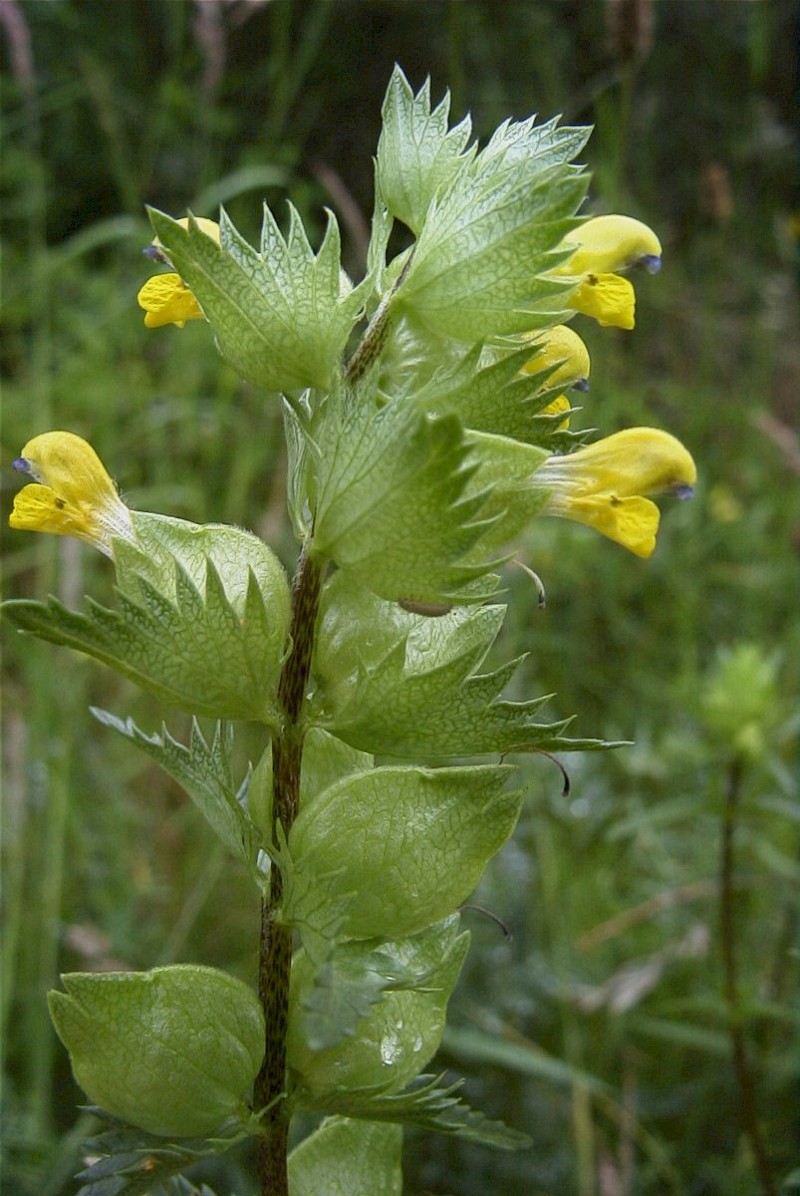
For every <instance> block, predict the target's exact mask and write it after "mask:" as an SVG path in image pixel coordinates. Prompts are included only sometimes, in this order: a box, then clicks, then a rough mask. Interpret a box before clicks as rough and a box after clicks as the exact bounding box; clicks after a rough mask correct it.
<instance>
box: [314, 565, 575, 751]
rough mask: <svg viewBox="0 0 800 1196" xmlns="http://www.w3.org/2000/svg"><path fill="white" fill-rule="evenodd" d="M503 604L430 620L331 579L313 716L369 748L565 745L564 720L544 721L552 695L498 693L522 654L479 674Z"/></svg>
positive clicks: (501, 748) (504, 748) (320, 639)
mask: <svg viewBox="0 0 800 1196" xmlns="http://www.w3.org/2000/svg"><path fill="white" fill-rule="evenodd" d="M505 609H506V608H505V607H503V606H482V607H479V608H471V607H470V608H464V607H462V608H455V609H454V610H452V611H450V613H449V614H446V615H443V616H441V617H440V618H426V617H425V616H422V615H415V614H412V613H410V612H407V611H405V610H403V609H402V608H401V607H399V606H397V605H395V604H392V603H388V602H384V601H382V600H381V599H379V598H376V597H375V596H374V595H373V594H370V593H369V592H368V591H365V590H363V589H358V588H356V587H355V586H352V585H349V584H348V581H347V579H346V578H345V577H344V576H343V575H342V574H337V575H336V576H335V577H334V578H333V579H332V581H331V582H330V583H329V584H328V587H327V588H326V591H325V594H324V596H323V601H322V613H321V619H320V623H319V630H318V634H317V639H316V648H315V665H314V668H315V674H316V676H317V679H318V682H319V685H318V688H317V690H316V692H315V694H314V697H313V709H314V717H315V719H316V720H317V721H318V722H319V723H320V724H321V725H322V726H325V727H326V728H327V729H328V730H329V731H331V732H332V733H333V734H334V735H338V736H341V738H342V739H344V740H346V741H347V742H348V743H351V744H352V745H353V746H354V747H357V748H360V749H362V750H364V751H371V752H378V753H381V754H385V755H394V756H470V755H481V754H483V753H486V752H506V751H509V750H510V749H511V748H512V747H521V746H527V747H536V746H538V747H542V748H545V749H547V750H553V749H554V748H555V749H558V748H561V749H562V750H564V749H568V748H569V746H570V744H569V741H568V740H560V739H559V736H560V735H561V732H562V731H563V730H564V727H565V726H566V723H565V722H558V723H542V722H538V721H537V717H536V716H537V715H538V714H539V711H540V708H541V706H542V705H543V704H544V703H545V702H546V701H547V697H543V698H537V699H533V700H531V701H528V702H507V701H503V700H501V698H500V695H501V693H502V691H503V689H504V688H505V686H506V685H507V683H508V682H509V680H510V678H511V677H512V675H513V674H514V672H515V670H516V668H517V667H518V665H519V664H520V663H521V660H523V659H524V657H520V658H517V659H516V660H512V661H510V662H508V663H506V664H504V665H503V666H502V667H500V668H498V669H496V670H493V671H490V672H486V673H480V672H478V670H479V668H480V666H481V664H482V663H483V660H484V658H485V656H486V654H487V652H488V651H489V649H490V648H491V645H492V643H493V642H494V640H495V638H496V636H497V635H498V633H499V631H500V628H501V626H502V623H503V618H504V615H505Z"/></svg>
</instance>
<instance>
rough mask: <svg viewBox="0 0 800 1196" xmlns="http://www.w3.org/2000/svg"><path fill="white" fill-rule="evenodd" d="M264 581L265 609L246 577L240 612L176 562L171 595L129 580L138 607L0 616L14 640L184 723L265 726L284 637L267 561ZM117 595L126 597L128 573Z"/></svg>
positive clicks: (13, 606)
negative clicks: (27, 641)
mask: <svg viewBox="0 0 800 1196" xmlns="http://www.w3.org/2000/svg"><path fill="white" fill-rule="evenodd" d="M272 578H273V584H272V587H271V590H270V594H269V597H270V599H271V601H272V604H271V605H270V606H269V607H268V605H267V598H266V597H265V594H264V591H263V590H262V588H261V586H260V585H259V583H258V581H257V580H256V578H255V576H254V575H253V574H252V573H251V574H250V576H249V581H248V586H247V591H246V595H245V597H244V602H243V603H242V601H241V595H239V597H238V600H237V605H238V606H239V608H240V612H241V613H239V612H237V610H235V609H234V607H233V606H232V604H231V602H230V601H229V599H228V596H227V594H226V593H225V589H224V586H223V582H222V580H221V579H220V576H219V574H218V573H217V570H216V568H215V567H214V565H213V564H212V563H211V562H210V561H209V562H208V563H207V564H206V575H205V585H204V592H203V593H201V592H200V591H199V590H198V589H197V588H196V587H195V585H194V584H193V582H192V581H191V580H190V578H189V576H188V575H187V573H186V572H185V570H184V569H183V568H182V566H181V565H179V564H178V563H177V562H176V564H175V569H174V583H173V592H172V593H171V594H169V595H167V594H164V593H163V592H161V591H160V590H159V589H157V588H155V586H153V585H152V584H151V583H150V582H149V581H148V580H147V578H146V576H144V575H143V574H139V575H138V579H137V585H136V588H137V589H138V598H137V599H136V600H134V599H132V598H130V597H129V596H128V594H126V593H120V594H119V609H118V610H109V609H107V608H106V607H103V606H100V605H99V604H98V603H96V602H94V601H92V599H89V600H88V611H87V613H86V614H82V613H78V612H76V611H70V610H68V609H67V608H66V607H65V606H64V605H63V604H62V603H61V602H59V600H58V599H57V598H53V597H51V598H49V600H48V602H47V604H46V605H45V604H43V603H40V602H30V601H27V600H20V601H12V602H8V603H6V604H5V608H4V610H5V614H6V616H7V617H8V618H9V619H10V620H11V621H12V622H13V623H14V624H15V626H16V627H18V628H19V629H20V630H21V631H25V632H27V633H28V634H30V635H36V636H38V637H39V638H40V639H44V640H49V641H51V642H52V643H55V644H65V645H67V646H68V647H70V648H75V649H76V650H77V651H79V652H84V653H86V655H87V656H92V657H94V658H95V659H96V660H100V661H102V662H103V663H104V664H107V665H109V666H110V667H111V668H113V669H116V670H117V672H119V673H122V674H123V676H125V677H129V678H130V679H131V680H132V681H135V682H136V683H137V684H139V685H141V686H142V687H143V688H144V689H146V690H147V691H148V692H150V693H152V694H155V695H156V697H158V698H160V699H162V700H163V701H165V702H168V703H169V704H170V705H173V706H177V707H179V708H181V709H183V710H187V711H188V712H189V713H190V714H197V715H208V716H209V717H211V718H222V719H256V720H259V721H261V722H265V723H273V722H274V721H275V720H276V718H277V714H276V709H275V692H276V689H277V684H278V676H279V673H280V668H281V665H282V663H283V658H284V654H285V651H286V640H287V635H288V628H289V592H288V586H287V584H286V579H285V575H284V574H283V570H282V569H281V566H280V565H279V563H278V562H277V559H275V564H274V567H273V575H272ZM126 587H127V588H128V590H129V591H130V590H132V589H133V588H134V586H133V583H132V578H131V575H130V573H128V574H127V575H126Z"/></svg>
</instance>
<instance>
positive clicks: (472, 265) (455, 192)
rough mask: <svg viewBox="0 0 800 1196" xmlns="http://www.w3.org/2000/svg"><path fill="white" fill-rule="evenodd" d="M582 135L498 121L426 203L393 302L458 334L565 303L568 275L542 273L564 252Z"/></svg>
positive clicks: (525, 323) (465, 337)
mask: <svg viewBox="0 0 800 1196" xmlns="http://www.w3.org/2000/svg"><path fill="white" fill-rule="evenodd" d="M585 139H586V132H585V130H580V129H579V130H576V129H569V128H558V127H557V126H556V123H555V122H554V121H551V122H549V123H547V124H545V125H540V126H537V125H535V124H534V121H533V118H531V119H529V120H526V121H521V122H513V121H507V122H505V123H504V124H503V125H501V126H500V128H499V129H498V130H497V131H496V132H495V134H494V136H493V137H492V139H491V141H490V142H489V144H488V145H487V146H486V147H485V149H483V150H482V151H481V152H480V153H478V154H476V155H474V156H470V157H468V158H467V159H466V160H465V162H464V163H463V164H462V165H461V166H460V168H459V169H458V170H457V171H456V172H455V173H454V175H453V177H452V178H451V180H450V182H449V183H448V184H447V185H445V186H443V187H441V188H440V190H439V191H438V193H437V194H436V196H435V198H434V199H433V201H432V203H431V204H430V206H429V208H428V211H427V214H426V217H425V221H424V224H423V226H422V229H421V231H420V233H419V238H418V241H417V244H416V246H415V249H414V255H413V260H412V262H411V265H410V267H409V269H408V272H407V274H406V277H405V279H404V281H403V283H402V285H401V286H400V288H399V289H398V291H397V294H396V296H395V299H394V307H395V310H396V311H400V312H404V313H406V314H407V315H408V317H409V318H410V319H413V320H414V321H416V322H419V323H420V324H421V325H423V326H424V327H426V328H430V329H432V330H433V331H434V332H439V333H443V334H445V335H447V336H451V337H453V338H455V339H456V340H459V341H465V342H470V341H472V342H475V341H481V340H484V339H485V338H487V337H491V336H498V335H499V336H503V335H508V334H510V333H514V332H525V331H527V330H529V329H530V328H531V327H535V326H536V323H537V322H536V318H535V317H534V318H532V316H531V313H532V312H534V313H535V312H536V311H537V309H538V312H539V313H541V312H543V311H545V310H549V311H550V313H551V316H552V315H553V314H554V313H557V312H559V311H560V310H562V309H563V308H564V298H565V296H566V294H567V291H568V287H569V285H570V284H565V283H564V282H563V281H558V280H556V279H555V278H553V277H552V276H548V275H547V272H548V271H549V270H552V268H553V267H554V266H555V265H557V264H558V263H559V261H561V260H563V258H564V256H565V253H564V251H562V250H561V249H560V245H561V242H562V241H563V238H564V236H565V235H566V234H567V233H568V232H569V231H570V230H571V229H572V228H573V227H575V223H576V221H575V214H576V212H577V210H578V208H579V206H580V204H581V201H582V199H583V196H584V194H585V191H586V177H585V176H584V175H583V174H582V173H581V172H580V170H578V169H577V168H576V167H573V166H571V165H570V160H571V159H572V158H573V157H574V155H575V154H576V153H577V152H578V150H579V149H580V148H581V146H582V145H583V144H584V142H585ZM550 322H553V323H555V322H557V321H556V320H555V319H554V318H553V319H552V320H551V321H550Z"/></svg>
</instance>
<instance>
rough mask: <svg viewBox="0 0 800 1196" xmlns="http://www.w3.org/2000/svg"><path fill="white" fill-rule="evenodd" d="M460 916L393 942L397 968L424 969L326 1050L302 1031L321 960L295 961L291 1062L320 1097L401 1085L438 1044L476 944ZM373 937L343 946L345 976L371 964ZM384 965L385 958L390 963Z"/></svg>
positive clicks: (309, 1092)
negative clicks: (472, 943) (461, 930)
mask: <svg viewBox="0 0 800 1196" xmlns="http://www.w3.org/2000/svg"><path fill="white" fill-rule="evenodd" d="M456 930H457V919H450V920H448V921H447V922H445V923H444V924H442V925H440V926H437V927H432V928H430V929H429V930H428V931H427V932H423V933H422V934H420V935H418V936H416V938H411V939H407V940H405V941H404V942H402V943H398V942H395V943H389V944H387V947H388V948H389V950H390V951H391V954H392V956H393V964H394V966H395V968H398V969H400V970H401V975H402V969H405V970H406V971H408V972H410V973H412V974H413V973H414V972H416V973H420V978H419V980H418V981H417V984H416V985H415V986H414V987H408V988H402V987H399V988H397V989H395V990H390V989H388V990H387V991H385V992H384V993H383V995H382V996H381V997H380V999H379V1000H378V1001H377V1003H376V1004H374V1005H373V1006H372V1008H371V1009H370V1011H369V1013H368V1014H367V1016H366V1017H364V1018H363V1019H362V1020H361V1021H359V1022H358V1024H357V1027H356V1029H355V1033H352V1032H351V1034H350V1035H349V1036H347V1037H344V1038H342V1039H341V1041H340V1042H339V1043H337V1044H336V1045H335V1046H332V1047H329V1048H328V1049H327V1050H313V1049H312V1048H311V1047H310V1046H309V1043H308V1037H307V1034H305V1033H304V1032H303V1027H304V1017H303V1004H304V1002H305V1001H307V1000H309V999H310V998H311V997H312V994H313V984H314V973H315V969H314V965H313V963H312V962H311V960H310V959H309V958H308V956H307V955H305V954H304V953H301V954H300V955H299V956H297V957H296V958H295V961H294V964H293V967H292V987H291V990H290V1000H289V1037H288V1043H287V1045H288V1059H289V1066H290V1067H291V1068H292V1070H293V1071H294V1072H296V1073H297V1079H298V1083H299V1084H300V1085H301V1087H302V1089H303V1093H304V1094H307V1097H301V1098H300V1099H301V1100H302V1099H307V1100H308V1101H310V1103H312V1104H313V1099H314V1096H315V1094H320V1095H323V1094H326V1093H336V1092H337V1091H341V1090H344V1091H347V1090H348V1089H353V1088H371V1087H375V1086H378V1085H380V1086H381V1087H383V1088H385V1090H386V1091H390V1092H398V1091H399V1090H400V1089H401V1088H404V1087H405V1086H406V1084H407V1083H408V1082H409V1081H410V1080H412V1079H413V1078H414V1076H415V1075H417V1074H418V1073H419V1072H420V1071H421V1070H422V1069H423V1067H424V1066H425V1064H426V1063H427V1062H428V1060H429V1059H430V1058H431V1056H432V1055H433V1054H434V1052H435V1051H436V1050H437V1048H438V1046H439V1043H440V1041H441V1037H442V1031H443V1029H444V1020H445V1011H446V1008H447V1002H448V1000H449V998H450V994H451V993H452V991H453V988H454V987H455V984H456V981H457V980H458V976H459V973H460V971H461V966H462V964H463V962H464V957H465V955H466V953H467V948H468V946H469V934H468V933H464V934H460V935H459V934H456ZM374 952H375V948H374V945H372V944H363V943H349V944H346V945H343V946H342V947H340V948H339V951H338V964H339V970H340V973H341V974H342V975H343V976H347V975H348V974H349V975H350V976H352V975H354V974H355V975H356V976H358V974H359V973H360V972H362V971H363V970H365V969H368V968H369V963H370V958H371V957H372V956H373V955H374ZM383 966H384V967H385V966H386V963H385V962H384V965H383Z"/></svg>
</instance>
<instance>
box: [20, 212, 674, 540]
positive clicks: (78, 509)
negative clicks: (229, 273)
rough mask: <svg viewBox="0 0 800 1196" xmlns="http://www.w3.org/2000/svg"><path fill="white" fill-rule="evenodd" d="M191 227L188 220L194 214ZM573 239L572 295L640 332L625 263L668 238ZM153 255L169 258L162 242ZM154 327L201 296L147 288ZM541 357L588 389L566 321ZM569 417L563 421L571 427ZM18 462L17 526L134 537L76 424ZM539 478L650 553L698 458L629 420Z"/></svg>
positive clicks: (546, 341) (208, 227)
mask: <svg viewBox="0 0 800 1196" xmlns="http://www.w3.org/2000/svg"><path fill="white" fill-rule="evenodd" d="M180 223H182V224H183V225H184V227H187V226H188V220H187V219H185V220H182V221H181V222H180ZM197 223H198V225H199V226H200V228H201V230H202V232H204V233H205V234H206V236H208V237H210V238H211V239H212V240H214V241H215V242H216V243H217V244H219V240H220V234H219V225H218V224H216V223H215V222H214V221H211V220H203V219H202V218H201V219H198V221H197ZM565 245H566V246H567V247H570V246H574V249H573V251H572V253H571V255H570V256H569V258H568V259H567V260H566V261H565V262H564V263H563V264H562V265H561V266H559V267H558V270H557V273H558V274H559V275H561V276H563V277H564V278H570V279H573V278H574V279H575V280H576V284H575V289H574V290H573V292H572V293H571V295H570V298H569V303H570V306H571V307H572V309H573V310H574V311H580V312H583V313H585V314H587V315H591V316H593V317H594V318H595V319H596V320H597V321H598V323H600V324H602V325H612V326H616V327H621V328H632V327H633V323H634V294H633V287H632V286H631V284H630V283H629V282H628V281H627V279H625V278H622V277H621V276H620V275H619V274H618V273H617V271H619V270H624V269H628V268H629V267H630V266H633V265H637V264H638V265H644V266H645V268H647V269H649V270H651V271H653V272H655V271H656V270H657V269H658V268H659V267H660V264H661V246H660V244H659V241H658V238H657V237H656V235H655V233H653V232H652V230H651V229H649V228H648V227H647V225H645V224H642V223H641V222H640V221H638V220H632V219H630V218H629V217H627V216H598V217H596V218H595V219H592V220H588V221H586V223H584V224H582V225H581V226H580V227H579V228H578V229H576V230H575V231H574V232H573V233H570V235H569V236H568V237H567V238H566V240H565ZM149 252H150V256H152V257H154V258H155V259H156V260H160V261H163V260H165V259H164V255H163V253H162V251H161V247H160V245H159V243H158V241H157V240H156V241H154V242H153V245H152V247H151V249H150V251H149ZM138 298H139V304H140V306H141V307H143V308H144V310H145V312H146V315H145V324H146V325H147V327H149V328H157V327H160V326H161V325H164V324H170V323H174V324H176V325H177V326H178V327H179V328H181V327H183V325H184V324H185V322H186V321H187V320H195V319H203V318H204V317H203V312H202V309H201V308H200V305H199V304H198V302H197V300H196V299H195V297H194V295H193V294H192V292H191V291H190V290H189V288H188V287H187V286H186V285H185V283H184V282H183V281H182V280H181V278H180V277H179V276H178V275H177V274H175V273H167V274H161V275H156V276H155V277H153V278H151V279H149V281H148V282H147V283H145V285H144V286H143V287H142V289H141V291H140V292H139V297H138ZM523 339H524V340H525V341H527V342H530V345H531V349H532V355H531V359H530V361H529V362H528V363H527V364H526V365H525V366H524V367H523V371H522V372H523V373H525V374H534V375H536V374H543V375H544V378H543V385H544V386H546V387H547V389H548V391H551V390H561V389H562V388H563V389H564V390H567V389H570V388H572V389H578V390H586V389H588V379H589V373H590V361H589V353H588V351H587V349H586V346H585V345H584V343H583V341H582V340H581V338H580V337H579V336H578V335H577V333H575V332H573V331H572V329H571V328H569V327H567V326H566V325H563V324H560V325H557V326H556V327H554V328H550V329H548V330H546V331H544V332H532V333H530V334H528V335H527V336H526V337H524V338H523ZM569 409H570V401H569V399H568V398H567V396H566V395H565V394H563V393H560V394H557V395H556V396H555V397H554V398H553V399H551V400H550V402H549V403H548V405H547V406H546V407H545V408H544V411H545V413H547V414H553V415H558V414H560V413H561V412H564V411H569ZM568 423H569V420H568V419H565V420H563V421H562V423H561V424H560V425H559V427H562V428H563V427H566V426H567V425H568ZM14 467H15V468H16V469H18V470H19V471H20V472H22V473H25V474H27V475H28V476H29V477H30V478H31V479H32V484H30V485H28V486H25V487H24V489H23V490H21V491H20V493H19V494H18V495H17V497H16V500H15V503H14V510H13V513H12V515H11V518H10V521H9V522H10V524H11V526H12V527H14V528H18V529H22V530H27V531H49V532H55V533H58V534H60V535H72V536H78V537H79V538H80V539H83V540H87V541H89V542H90V543H92V544H94V545H95V546H96V547H97V548H99V549H100V550H101V551H102V552H104V553H106V554H108V555H110V553H111V542H112V539H113V537H114V536H124V537H127V538H133V528H132V523H131V515H130V512H129V510H128V508H127V507H126V506H125V504H124V503H123V502H122V501H121V499H120V498H119V495H118V494H117V491H116V488H115V486H114V483H113V482H112V481H111V478H110V477H109V475H108V473H107V472H106V470H105V468H104V467H103V464H102V462H101V461H100V459H99V457H98V456H97V454H96V453H95V451H94V449H93V448H92V447H91V445H89V444H87V443H86V441H85V440H82V439H81V438H80V437H79V436H75V435H73V434H72V433H70V432H47V433H45V434H43V435H41V436H37V437H34V439H33V440H31V441H29V443H28V444H27V445H26V446H25V448H24V449H23V450H22V456H21V457H20V458H19V459H18V460H17V461H15V462H14ZM535 476H536V484H537V486H538V485H539V484H542V485H543V486H544V487H545V488H546V489H548V490H549V497H548V501H547V505H546V507H545V508H544V511H543V513H544V514H550V515H557V516H561V517H565V518H568V519H572V520H575V521H577V522H579V523H584V524H587V525H588V526H590V527H593V528H594V529H595V530H596V531H599V532H601V533H602V534H603V535H605V536H608V537H609V538H610V539H612V540H615V541H616V542H617V543H619V544H622V545H624V546H625V547H626V548H628V549H629V550H630V551H631V552H633V553H635V554H636V555H637V556H640V557H648V556H650V554H651V553H652V551H653V548H654V547H655V539H656V532H657V530H658V524H659V511H658V508H657V507H656V505H655V503H653V502H652V501H651V500H650V498H649V497H648V496H649V495H654V494H671V495H673V496H676V497H679V498H687V497H689V496H690V495H691V493H692V492H693V486H694V483H695V480H696V477H697V470H696V468H695V463H694V461H693V460H692V457H691V455H690V454H689V452H688V451H687V450H686V449H685V448H684V446H683V445H682V444H681V443H680V441H678V440H676V439H675V437H673V436H670V435H669V434H668V433H666V432H662V431H658V430H657V429H655V428H628V429H626V430H625V431H622V432H617V433H615V434H614V435H612V436H608V437H606V438H605V439H602V440H599V441H597V442H595V443H594V444H590V445H587V446H584V447H582V448H580V449H578V450H577V451H576V452H573V453H570V454H567V455H564V456H562V455H559V454H557V453H553V454H551V455H550V456H549V457H548V458H547V459H546V460H545V462H544V464H542V465H541V466H540V467H539V469H538V470H537V471H536V475H535Z"/></svg>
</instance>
